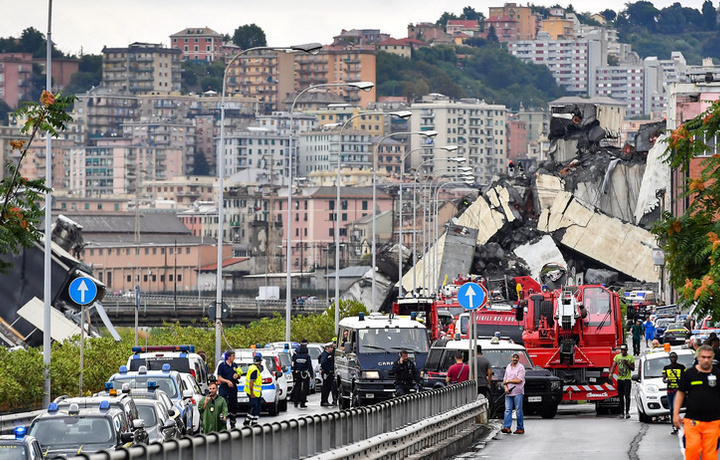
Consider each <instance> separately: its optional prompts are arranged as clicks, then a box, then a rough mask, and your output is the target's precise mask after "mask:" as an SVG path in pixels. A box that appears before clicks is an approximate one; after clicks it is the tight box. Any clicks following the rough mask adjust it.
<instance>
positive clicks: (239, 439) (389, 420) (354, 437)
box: [74, 381, 487, 460]
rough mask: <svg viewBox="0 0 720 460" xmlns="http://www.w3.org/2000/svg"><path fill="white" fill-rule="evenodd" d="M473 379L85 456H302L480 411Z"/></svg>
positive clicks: (252, 459) (204, 459)
mask: <svg viewBox="0 0 720 460" xmlns="http://www.w3.org/2000/svg"><path fill="white" fill-rule="evenodd" d="M479 404H482V405H486V404H487V403H486V402H485V401H483V402H482V403H479V402H478V397H477V392H476V386H475V382H474V381H469V382H464V383H461V384H457V385H451V386H449V387H446V388H440V389H436V390H431V391H426V392H421V393H416V394H411V395H406V396H403V397H400V398H395V399H391V400H389V401H385V402H382V403H379V404H374V405H371V406H367V407H359V408H354V409H349V410H344V411H336V412H329V413H326V414H319V415H312V416H306V417H301V418H298V419H292V420H288V421H283V422H274V423H268V424H264V425H258V426H255V427H246V428H242V429H235V430H232V431H222V432H219V433H210V434H205V435H198V436H194V437H184V438H181V439H177V440H171V441H167V442H165V443H162V444H160V443H153V444H150V445H148V446H137V447H131V448H127V449H125V448H123V449H118V450H114V451H104V452H99V453H95V454H81V455H79V456H77V457H74V458H75V459H77V460H79V459H87V460H133V459H144V460H180V459H190V458H192V459H193V460H211V459H212V460H214V459H218V458H232V459H233V460H244V459H249V460H262V459H268V460H273V459H278V458H283V459H300V458H306V457H310V456H314V455H319V454H322V453H323V452H329V451H332V450H336V449H340V448H342V447H344V446H352V445H354V444H357V443H360V442H362V441H366V440H369V439H371V438H375V437H377V436H380V435H383V434H385V433H391V432H395V431H397V430H399V429H402V428H403V427H407V426H410V425H412V424H414V423H418V422H421V421H423V420H426V419H430V418H432V417H436V416H438V415H440V414H443V413H447V412H450V411H453V412H462V407H463V406H465V407H470V408H471V409H472V410H477V407H478V405H479Z"/></svg>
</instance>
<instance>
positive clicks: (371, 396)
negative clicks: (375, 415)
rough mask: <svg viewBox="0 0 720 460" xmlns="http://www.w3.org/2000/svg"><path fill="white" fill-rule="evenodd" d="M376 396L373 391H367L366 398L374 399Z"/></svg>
mask: <svg viewBox="0 0 720 460" xmlns="http://www.w3.org/2000/svg"><path fill="white" fill-rule="evenodd" d="M374 397H375V394H373V393H367V394H366V395H365V398H366V399H373V398H374Z"/></svg>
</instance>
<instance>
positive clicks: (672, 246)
mask: <svg viewBox="0 0 720 460" xmlns="http://www.w3.org/2000/svg"><path fill="white" fill-rule="evenodd" d="M719 131H720V101H715V102H714V103H713V104H712V106H711V107H709V108H708V109H707V110H706V111H705V112H704V113H702V114H700V115H698V116H697V117H695V118H693V119H692V120H690V121H687V122H685V123H683V124H682V125H681V126H680V127H678V128H677V129H675V130H674V131H673V132H672V134H671V136H670V137H669V138H668V140H667V142H668V148H667V150H666V153H665V155H666V157H665V161H666V162H667V163H668V164H669V165H670V168H671V169H672V170H679V171H680V172H682V173H683V175H684V176H685V177H687V179H686V183H685V184H684V186H685V192H684V193H683V194H682V195H681V196H680V197H679V199H682V200H688V201H689V203H690V204H689V206H688V208H687V210H686V211H685V213H684V214H683V215H682V216H679V217H676V216H674V215H673V214H672V213H670V212H665V213H663V215H662V216H661V219H660V220H659V221H658V222H657V223H656V224H655V226H654V228H653V233H654V234H655V235H656V237H657V238H658V241H659V243H660V244H661V246H662V247H663V249H664V250H665V260H666V267H667V269H668V272H669V274H670V283H671V284H672V285H673V286H674V287H675V288H676V289H677V291H678V294H679V296H680V299H679V302H680V303H681V304H683V305H686V306H689V305H692V304H696V305H697V306H696V312H698V314H700V315H703V314H714V315H715V318H718V317H719V315H720V263H718V262H719V260H720V236H719V235H720V223H719V222H718V209H719V208H720V180H718V179H720V154H713V151H714V150H713V149H714V145H715V142H716V141H715V139H716V136H717V135H718V132H719ZM708 140H712V141H708ZM693 163H697V164H699V167H700V174H699V176H698V177H690V174H689V173H690V167H691V164H693Z"/></svg>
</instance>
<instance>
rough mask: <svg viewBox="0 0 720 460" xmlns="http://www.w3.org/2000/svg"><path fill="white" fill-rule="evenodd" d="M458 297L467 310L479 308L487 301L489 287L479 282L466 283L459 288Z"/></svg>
mask: <svg viewBox="0 0 720 460" xmlns="http://www.w3.org/2000/svg"><path fill="white" fill-rule="evenodd" d="M457 299H458V303H459V304H460V305H462V306H463V308H465V309H466V310H477V309H478V308H481V307H484V306H485V304H486V303H487V299H488V293H487V289H485V287H484V286H482V285H480V284H477V283H465V284H463V285H462V286H460V289H458V293H457Z"/></svg>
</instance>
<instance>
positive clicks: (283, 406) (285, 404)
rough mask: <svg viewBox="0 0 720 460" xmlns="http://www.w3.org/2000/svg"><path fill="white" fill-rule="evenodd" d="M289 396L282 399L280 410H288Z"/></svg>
mask: <svg viewBox="0 0 720 460" xmlns="http://www.w3.org/2000/svg"><path fill="white" fill-rule="evenodd" d="M287 404H288V403H287V398H285V399H283V400H282V401H280V412H286V411H287Z"/></svg>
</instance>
